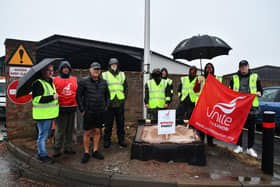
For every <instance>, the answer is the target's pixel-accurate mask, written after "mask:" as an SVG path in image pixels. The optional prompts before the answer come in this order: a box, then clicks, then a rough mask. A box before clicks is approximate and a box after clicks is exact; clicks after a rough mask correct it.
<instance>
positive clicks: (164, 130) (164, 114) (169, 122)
mask: <svg viewBox="0 0 280 187" xmlns="http://www.w3.org/2000/svg"><path fill="white" fill-rule="evenodd" d="M175 116H176V110H159V111H158V134H159V135H160V134H174V133H175V124H176V120H175Z"/></svg>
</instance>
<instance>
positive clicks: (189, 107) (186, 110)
mask: <svg viewBox="0 0 280 187" xmlns="http://www.w3.org/2000/svg"><path fill="white" fill-rule="evenodd" d="M194 107H195V103H192V102H191V101H190V100H187V101H184V102H182V103H180V104H179V106H178V108H177V110H176V119H178V120H184V119H190V118H191V115H192V112H193V109H194Z"/></svg>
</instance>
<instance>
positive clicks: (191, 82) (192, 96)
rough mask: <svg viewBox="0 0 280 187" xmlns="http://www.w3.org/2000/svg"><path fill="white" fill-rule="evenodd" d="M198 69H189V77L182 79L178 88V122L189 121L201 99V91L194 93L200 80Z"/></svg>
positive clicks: (192, 67) (193, 67)
mask: <svg viewBox="0 0 280 187" xmlns="http://www.w3.org/2000/svg"><path fill="white" fill-rule="evenodd" d="M196 73H197V68H196V67H195V66H191V67H190V69H189V75H187V76H183V77H181V82H180V84H179V86H178V88H177V91H178V96H179V100H180V103H179V105H178V107H177V110H176V119H177V120H180V121H181V120H186V119H187V120H189V119H190V117H191V115H192V112H193V109H194V107H195V104H196V102H197V100H198V97H199V91H198V92H195V91H194V86H195V83H196V81H197V79H198V77H197V75H196Z"/></svg>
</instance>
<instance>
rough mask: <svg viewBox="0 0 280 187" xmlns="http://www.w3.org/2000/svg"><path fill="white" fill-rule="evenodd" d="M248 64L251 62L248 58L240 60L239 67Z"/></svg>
mask: <svg viewBox="0 0 280 187" xmlns="http://www.w3.org/2000/svg"><path fill="white" fill-rule="evenodd" d="M248 65H249V63H248V61H247V60H241V61H240V62H239V67H241V66H248Z"/></svg>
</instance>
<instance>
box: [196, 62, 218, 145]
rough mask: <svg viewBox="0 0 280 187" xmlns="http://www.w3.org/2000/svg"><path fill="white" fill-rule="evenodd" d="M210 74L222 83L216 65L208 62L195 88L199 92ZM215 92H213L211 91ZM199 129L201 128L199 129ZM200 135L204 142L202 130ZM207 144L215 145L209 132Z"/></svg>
mask: <svg viewBox="0 0 280 187" xmlns="http://www.w3.org/2000/svg"><path fill="white" fill-rule="evenodd" d="M209 74H212V75H213V76H214V77H216V79H217V80H218V81H220V82H221V83H222V77H220V76H216V75H215V68H214V65H213V64H212V63H207V64H206V65H205V67H204V75H203V76H200V77H199V78H198V80H197V82H196V85H195V88H194V90H200V92H199V93H201V91H202V88H203V86H204V84H205V81H206V79H207V77H208V75H209ZM211 94H213V93H211ZM198 131H199V130H198ZM199 135H200V139H201V141H202V142H204V139H205V133H204V132H202V131H199ZM207 144H208V145H209V146H214V143H213V137H212V136H210V135H208V134H207Z"/></svg>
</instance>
